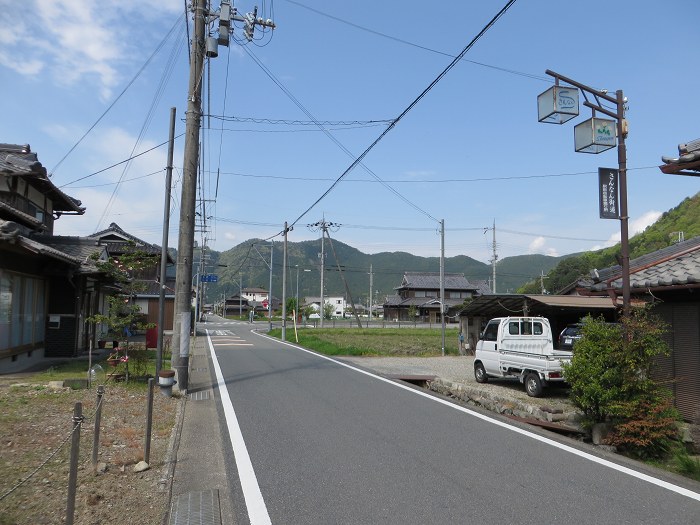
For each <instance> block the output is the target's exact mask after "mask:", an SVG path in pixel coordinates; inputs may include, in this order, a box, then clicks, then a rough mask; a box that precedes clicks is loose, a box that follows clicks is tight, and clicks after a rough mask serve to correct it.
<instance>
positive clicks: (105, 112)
mask: <svg viewBox="0 0 700 525" xmlns="http://www.w3.org/2000/svg"><path fill="white" fill-rule="evenodd" d="M179 21H180V15H178V16H177V20H176V21H175V23H174V24H173V26H172V27H171V28H170V30H169V31H168V32H167V33H166V35H165V37H163V40H161V41H160V43H159V44H158V45H157V46H156V48H155V50H154V51H153V53H151V56H149V57H148V59H147V60H146V62H144V63H143V65H142V66H141V68H140V69H139V70H138V71H137V72H136V74H135V75H134V77H133V78H132V79H131V80H130V81H129V82H128V83H127V85H126V86H125V87H124V89H123V90H122V92H121V93H119V95H117V98H115V99H114V100H113V101H112V103H111V104H110V105H109V106H108V107H107V109H105V110H104V112H103V113H102V115H100V116H99V118H98V119H97V120H96V121H95V122H94V124H93V125H92V126H90V127H89V128H88V130H87V131H86V132H85V133H84V134H83V136H82V137H80V138H79V139H78V142H76V143H75V144H73V147H71V149H69V150H68V152H67V153H66V154H65V155H64V156H63V157H62V158H61V160H59V161H58V163H57V164H56V165H55V166H54V167H53V169H51V171H50V174H49V177H51V176H52V175H53V174H54V173H55V172H56V170H57V169H58V168H59V167H60V166H61V164H63V162H64V161H65V160H66V159H67V158H68V156H69V155H70V154H71V153H73V151H74V150H75V148H77V147H78V146H79V145H80V143H81V142H82V141H83V140H84V139H85V137H87V136H88V135H89V134H90V132H91V131H92V130H93V129H95V127H96V126H97V124H99V123H100V121H101V120H102V119H103V118H104V117H105V116H106V115H107V113H109V112H110V110H111V109H112V108H113V107H114V105H115V104H116V103H117V102H118V101H119V99H120V98H122V96H123V95H124V93H126V92H127V91H128V89H129V88H130V87H131V85H132V84H133V83H134V82H136V79H137V78H138V77H139V76H140V75H141V73H143V71H144V70H145V69H146V67H147V66H148V64H150V62H151V60H153V58H154V57H155V56H156V55H157V54H158V52H159V51H160V50H161V48H162V47H163V46H164V45H165V42H166V41H167V40H168V38H170V35H171V34H172V33H173V31H174V30H175V27H176V26H177V24H178V22H179Z"/></svg>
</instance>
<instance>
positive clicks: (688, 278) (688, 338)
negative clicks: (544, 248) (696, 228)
mask: <svg viewBox="0 0 700 525" xmlns="http://www.w3.org/2000/svg"><path fill="white" fill-rule="evenodd" d="M578 291H579V293H581V294H587V295H600V296H605V297H610V296H612V297H616V298H617V297H619V296H621V295H622V272H621V269H620V267H619V266H612V267H610V268H605V269H602V270H596V271H594V272H593V276H592V277H591V280H590V281H582V282H581V283H580V286H579V289H578ZM630 298H631V299H633V300H634V301H636V302H641V301H643V302H646V303H650V304H653V305H654V311H655V312H656V313H657V314H658V315H659V316H660V317H661V318H662V319H663V320H664V321H665V322H666V323H667V324H668V325H669V327H670V329H669V331H668V333H667V334H666V342H667V343H668V345H669V346H670V347H671V355H670V356H669V357H664V358H661V359H659V361H658V363H657V367H656V369H655V371H654V375H655V378H656V379H658V380H660V381H663V382H664V383H666V384H667V386H668V387H669V388H670V389H671V390H672V392H673V395H674V401H675V405H676V408H678V410H679V412H680V413H681V414H682V415H683V417H684V418H685V419H686V420H688V421H690V422H692V423H695V424H700V237H694V238H692V239H689V240H687V241H683V242H679V243H677V244H674V245H672V246H669V247H667V248H663V249H661V250H658V251H656V252H653V253H650V254H647V255H644V256H642V257H638V258H636V259H633V260H632V261H630Z"/></svg>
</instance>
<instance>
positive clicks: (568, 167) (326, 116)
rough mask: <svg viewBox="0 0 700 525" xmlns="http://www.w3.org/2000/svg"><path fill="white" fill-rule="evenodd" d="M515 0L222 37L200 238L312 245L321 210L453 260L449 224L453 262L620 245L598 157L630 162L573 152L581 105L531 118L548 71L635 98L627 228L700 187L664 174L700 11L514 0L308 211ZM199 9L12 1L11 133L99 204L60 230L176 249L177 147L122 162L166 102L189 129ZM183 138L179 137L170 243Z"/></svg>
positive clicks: (177, 4)
mask: <svg viewBox="0 0 700 525" xmlns="http://www.w3.org/2000/svg"><path fill="white" fill-rule="evenodd" d="M504 4H505V1H488V2H486V1H482V2H465V1H448V2H441V3H439V4H435V5H431V4H429V3H425V2H416V1H413V0H402V1H384V2H376V1H365V0H357V1H354V2H327V1H320V0H299V1H298V2H297V1H296V0H295V1H291V0H275V1H274V2H270V1H269V0H266V1H265V2H264V3H259V8H260V11H259V15H261V16H263V17H264V18H273V19H274V21H275V23H276V24H277V29H275V31H274V32H266V33H262V32H260V31H258V32H257V33H256V41H254V42H252V43H248V44H245V45H240V44H239V43H236V42H233V41H232V43H231V46H230V47H229V48H225V47H220V48H219V56H218V58H215V59H212V60H211V61H210V65H209V67H208V69H207V70H206V71H205V75H204V93H205V112H206V113H208V114H210V115H212V117H211V118H205V119H204V125H205V130H204V132H203V135H202V138H203V140H202V144H203V146H202V151H203V155H202V178H201V180H202V188H201V192H200V196H201V198H202V200H203V201H204V202H205V206H206V208H205V209H200V212H201V215H202V216H203V217H210V218H209V219H207V224H206V232H204V233H198V234H197V237H198V241H199V242H200V243H201V242H204V237H206V243H207V244H208V245H209V246H211V247H212V248H213V249H216V250H219V251H224V250H227V249H229V248H231V247H233V246H235V245H237V244H239V243H241V242H243V241H245V240H247V239H249V238H252V237H259V238H267V237H270V236H272V235H274V234H276V233H278V232H279V231H281V229H282V225H283V223H284V221H288V222H289V223H293V222H296V225H295V228H294V230H293V231H292V232H291V233H290V236H289V239H290V241H301V240H308V239H314V238H317V237H318V236H319V234H318V232H316V231H312V230H311V229H309V228H308V227H307V225H308V224H311V223H315V222H317V221H319V220H321V219H322V218H323V217H325V219H326V220H327V221H330V222H333V223H336V224H340V225H341V226H340V227H338V228H337V230H335V231H334V232H333V233H332V234H331V235H332V236H333V238H334V239H337V240H340V241H342V242H345V243H347V244H350V245H352V246H354V247H356V248H358V249H359V250H361V251H363V252H365V253H377V252H381V251H399V250H400V251H407V252H411V253H414V254H416V255H423V256H438V255H439V253H440V237H439V235H438V228H439V224H438V221H439V220H440V219H444V220H445V228H446V234H445V252H446V255H447V256H454V255H459V254H464V255H468V256H470V257H473V258H475V259H477V260H481V261H484V262H486V261H488V259H489V258H490V257H491V249H492V232H491V231H488V232H486V233H485V230H484V229H485V228H489V227H491V226H492V225H493V223H494V222H495V224H496V241H497V251H498V256H499V258H503V257H507V256H511V255H520V254H526V253H544V254H551V255H564V254H567V253H572V252H579V251H585V250H589V249H593V248H599V247H603V246H608V245H610V244H611V243H614V242H616V241H617V240H618V239H619V221H616V220H602V219H599V217H598V203H597V199H598V194H597V169H598V167H616V165H617V155H616V150H614V149H613V150H609V151H608V152H605V153H602V154H599V155H590V154H582V153H575V152H574V146H573V133H574V132H573V126H574V124H576V123H579V122H581V121H583V120H584V119H586V118H589V116H590V110H588V109H587V108H584V107H583V106H582V107H581V116H579V117H578V118H577V119H575V120H573V121H570V122H569V123H567V124H564V125H562V126H556V125H549V124H540V123H538V122H537V106H536V99H537V95H538V94H540V93H541V92H542V91H544V90H545V89H547V88H548V87H550V86H551V84H552V79H551V78H550V77H547V76H546V75H545V73H544V72H545V70H546V69H551V70H554V71H556V72H558V73H560V74H562V75H565V76H567V77H570V78H573V79H575V80H577V81H578V82H581V83H583V84H587V85H589V86H592V87H595V88H600V89H608V90H609V91H610V92H614V91H615V90H617V89H622V90H624V94H625V96H627V98H628V99H629V103H628V108H629V109H628V112H627V119H628V122H629V136H628V139H627V147H628V168H629V170H630V171H629V172H628V185H629V192H628V201H629V212H630V228H631V231H637V230H639V229H641V228H643V227H645V226H646V225H648V224H649V223H651V222H652V221H653V220H655V219H656V218H657V217H658V216H659V214H660V213H662V212H664V211H666V210H668V209H670V208H672V207H674V206H676V205H677V204H678V203H679V202H680V201H682V200H683V199H684V198H686V197H688V196H691V195H694V194H695V193H696V192H697V191H698V189H699V187H700V185H699V184H698V182H699V181H698V179H697V178H693V177H681V176H671V175H665V174H662V173H661V172H660V171H659V169H658V167H657V166H658V165H659V164H660V163H661V162H660V156H661V155H674V154H675V153H676V152H677V145H678V143H681V142H686V141H689V140H692V139H696V138H698V137H700V130H698V127H697V122H698V113H699V110H698V105H697V103H696V102H695V95H696V94H697V93H698V92H700V85H699V83H700V82H699V78H700V74H699V73H698V72H697V68H694V67H692V66H691V64H692V63H693V57H694V56H695V55H696V52H697V27H696V26H697V20H698V19H699V18H700V4H698V3H697V2H695V1H692V0H685V1H682V0H668V1H666V2H652V1H638V0H637V1H634V0H620V1H616V2H608V3H605V4H596V5H595V6H593V5H591V6H590V9H586V7H587V6H588V5H589V4H585V3H580V2H561V1H553V0H552V1H548V0H541V1H540V0H529V1H528V0H519V1H517V2H516V3H515V4H514V5H513V6H512V7H511V8H510V10H509V11H508V12H507V13H506V14H505V15H504V16H503V17H502V18H501V19H500V20H499V21H498V22H497V23H496V24H495V25H494V26H493V27H492V28H491V29H490V30H489V31H488V32H487V33H486V34H485V35H484V36H483V37H482V38H481V39H480V40H479V41H478V42H477V43H476V44H475V45H474V46H473V48H472V49H471V50H470V51H469V52H468V53H467V54H466V56H465V60H463V61H462V62H460V63H458V64H457V65H456V66H455V67H454V68H453V69H452V70H451V71H450V72H449V73H447V75H445V76H444V77H443V78H442V80H441V81H440V82H439V83H438V84H437V85H435V87H434V88H433V89H432V90H430V91H429V92H428V93H427V94H426V95H425V96H424V97H423V98H422V99H421V100H420V102H418V103H417V104H416V105H415V107H414V108H413V109H412V110H411V111H410V112H409V113H408V114H406V116H405V117H403V119H402V120H401V121H400V122H399V123H398V124H397V125H396V127H395V128H394V129H392V130H391V131H390V132H389V133H388V134H387V135H386V136H385V137H384V138H383V139H382V140H381V142H379V143H378V144H377V145H376V146H375V147H374V148H373V149H372V150H371V151H370V152H369V153H368V155H367V156H366V157H365V159H364V165H365V166H366V167H367V168H369V170H370V171H366V170H364V169H362V168H361V167H358V168H356V169H355V170H353V171H352V172H351V173H349V174H348V175H347V176H346V178H345V179H344V180H343V181H341V182H340V183H339V184H337V185H336V186H335V187H334V189H333V190H332V191H331V192H330V193H329V194H328V195H327V196H326V197H325V198H323V199H322V200H321V201H320V202H319V203H318V204H316V205H315V206H314V207H313V208H312V209H311V210H310V211H308V213H306V214H304V212H306V211H307V210H308V209H309V208H310V207H311V206H312V205H313V204H314V203H315V202H316V201H317V200H318V199H319V198H320V197H321V196H322V195H323V194H324V192H325V191H326V190H328V189H329V188H330V187H331V185H332V184H333V182H334V181H335V180H336V179H337V178H338V177H339V176H340V175H341V174H342V173H343V172H344V171H345V170H346V169H347V168H348V167H349V166H350V165H351V163H352V161H353V160H354V157H355V156H357V155H359V154H361V153H362V152H363V151H364V150H365V149H366V148H367V147H368V146H369V145H370V144H372V142H373V141H374V140H375V139H377V137H379V135H380V134H381V133H382V131H383V130H384V129H385V128H386V121H387V120H390V119H393V118H396V117H397V116H398V115H399V114H401V112H402V111H403V110H404V109H406V108H407V107H408V106H409V104H411V102H413V101H414V99H416V97H417V96H418V95H419V94H420V93H421V92H422V91H423V90H424V89H425V88H426V87H427V86H428V85H429V84H430V83H431V82H432V81H433V80H434V79H435V78H436V77H437V76H438V75H439V74H440V73H441V72H442V71H443V69H444V68H445V67H446V66H447V65H448V64H449V63H450V61H451V60H452V58H451V56H454V55H457V54H458V53H459V52H460V51H461V50H462V49H463V48H464V47H465V46H466V45H467V44H468V43H469V42H470V41H471V40H472V38H473V37H474V36H475V35H477V33H478V32H479V31H480V30H481V29H482V28H483V27H484V25H485V24H487V22H488V21H489V20H490V19H491V18H492V17H493V16H494V15H495V14H496V13H497V12H498V11H499V10H500V9H501V7H502V6H503V5H504ZM213 5H214V7H218V1H217V0H214V2H213ZM234 5H235V6H236V7H237V8H238V9H239V11H240V12H242V13H245V12H248V11H251V10H252V8H253V6H254V4H253V2H237V3H234ZM183 11H184V3H183V1H182V0H158V1H155V0H140V1H131V0H128V1H127V0H122V1H120V2H93V1H83V0H53V1H45V0H33V1H26V2H22V3H18V2H14V1H11V0H0V78H1V79H2V82H1V83H0V92H1V93H2V95H3V96H2V97H1V98H0V108H2V113H1V114H2V119H0V131H2V136H1V137H0V141H2V142H8V143H21V144H24V143H29V144H30V145H31V147H32V149H33V150H34V151H36V152H37V153H38V155H39V160H40V161H41V162H42V164H44V166H46V167H47V169H49V170H50V171H51V172H52V173H53V175H52V180H53V182H54V183H55V184H56V185H57V186H59V187H60V188H61V189H62V190H63V191H65V192H66V193H68V194H69V195H71V196H74V197H76V198H79V199H81V200H82V201H83V204H84V205H85V206H86V207H87V212H86V214H85V215H84V216H82V217H62V218H61V219H60V220H58V221H57V222H56V229H57V233H59V234H64V235H87V234H90V233H92V232H94V231H97V230H100V229H103V228H106V227H107V226H108V225H109V224H110V223H111V222H116V223H117V224H119V225H120V226H121V227H123V228H124V229H126V230H127V231H129V232H131V233H133V234H134V235H136V236H138V237H141V238H143V239H145V240H147V241H150V242H154V243H158V244H160V242H161V237H162V231H161V228H162V222H163V221H162V217H163V199H164V197H163V195H164V181H165V169H164V168H165V166H166V157H167V147H166V146H160V147H156V148H155V149H153V150H152V151H150V152H148V153H145V154H143V155H141V156H139V157H137V158H136V159H134V160H133V161H132V162H130V163H128V164H127V163H122V164H119V165H118V166H116V167H113V168H111V169H106V168H109V167H110V166H112V165H114V164H117V163H121V162H122V161H125V160H126V159H128V158H129V157H131V156H132V155H133V154H138V153H142V152H144V151H146V150H150V149H151V148H154V147H155V146H158V145H159V144H162V143H164V142H166V141H167V138H168V123H169V112H170V108H171V107H176V108H177V125H176V135H178V136H179V135H182V134H183V133H184V129H185V124H184V116H185V107H186V100H187V80H188V69H189V66H188V47H189V46H188V44H187V37H188V31H187V28H186V26H185V17H184V14H183ZM242 33H243V32H242V30H241V29H240V28H239V27H237V28H236V29H235V31H234V36H235V37H236V38H237V39H238V40H239V41H240V40H242ZM189 34H190V35H191V34H192V28H191V20H190V27H189ZM149 57H151V58H150V60H149ZM261 64H262V65H263V66H264V68H266V69H267V71H268V72H269V73H270V75H271V76H272V77H273V78H274V79H275V80H276V83H275V82H273V80H271V78H270V76H268V74H267V73H266V72H265V71H264V70H263V68H262V67H261ZM140 70H142V71H141V73H140V74H138V76H137V73H138V72H139V71H140ZM278 84H279V85H282V86H284V90H283V89H281V88H280V86H279V85H278ZM110 106H111V108H110ZM108 109H109V110H108ZM105 112H106V113H105ZM103 114H104V116H103V117H102V118H100V117H101V116H102V115H103ZM222 115H225V116H226V117H228V118H227V119H226V120H223V119H221V118H220V117H221V116H222ZM309 115H311V116H312V117H309ZM232 117H235V119H236V120H231V118H232ZM310 120H316V121H318V122H321V123H323V126H324V128H325V129H326V131H327V133H324V132H322V131H321V130H319V128H318V127H316V126H315V125H313V124H312V123H310V122H309V121H310ZM294 121H298V122H297V123H294ZM377 121H379V122H377ZM91 128H92V129H91ZM88 131H89V133H88ZM86 133H87V135H86ZM328 134H331V135H332V136H333V137H335V139H336V141H333V140H331V139H330V138H329V137H328ZM84 135H85V137H84V138H82V140H81V137H83V136H84ZM183 148H184V138H183V137H180V138H178V140H177V141H176V145H175V161H174V164H175V172H174V174H173V180H174V182H175V186H174V188H173V198H172V204H173V207H172V212H171V222H170V225H171V226H170V241H169V244H170V245H171V246H177V228H178V219H179V207H178V204H179V201H180V191H181V187H180V185H179V181H180V177H181V167H182V155H183ZM348 152H350V154H351V155H349V154H348ZM66 155H67V156H66ZM103 170H104V171H103ZM97 172H99V173H97ZM376 178H379V179H381V180H382V181H383V182H384V183H385V184H382V183H379V182H377V180H376ZM120 179H121V180H122V182H121V184H117V182H118V181H119V180H120ZM387 186H388V187H390V188H391V189H388V187H387ZM198 229H199V230H201V229H203V228H198Z"/></svg>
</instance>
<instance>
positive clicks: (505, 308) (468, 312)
mask: <svg viewBox="0 0 700 525" xmlns="http://www.w3.org/2000/svg"><path fill="white" fill-rule="evenodd" d="M526 308H527V311H528V313H529V315H544V316H551V315H552V313H556V312H561V311H564V310H573V311H580V312H582V313H589V312H590V313H596V312H604V311H610V310H613V309H614V308H615V306H614V305H613V303H612V301H611V300H610V298H609V297H591V296H582V295H524V294H491V295H482V296H481V297H477V298H476V299H474V300H473V301H472V302H471V303H469V305H468V306H467V307H466V308H464V309H463V310H462V311H461V312H460V315H462V316H468V317H471V316H481V317H499V316H503V315H513V314H515V315H522V314H523V312H524V310H525V309H526Z"/></svg>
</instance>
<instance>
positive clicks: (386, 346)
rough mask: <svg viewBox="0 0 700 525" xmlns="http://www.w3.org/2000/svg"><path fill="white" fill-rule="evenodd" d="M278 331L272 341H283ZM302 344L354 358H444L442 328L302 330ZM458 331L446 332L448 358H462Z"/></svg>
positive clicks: (274, 333)
mask: <svg viewBox="0 0 700 525" xmlns="http://www.w3.org/2000/svg"><path fill="white" fill-rule="evenodd" d="M281 333H282V331H281V330H280V329H274V330H272V331H271V332H270V335H271V336H272V337H277V338H279V337H281ZM298 334H299V344H300V345H302V346H304V347H306V348H310V349H312V350H315V351H316V352H319V353H322V354H325V355H352V356H363V355H364V356H393V357H401V356H405V357H408V356H422V357H427V356H438V355H442V332H441V330H440V328H435V329H429V328H362V329H361V328H328V329H326V328H324V329H319V328H302V329H300V330H298ZM457 334H458V331H457V329H456V328H452V329H449V330H446V331H445V354H447V355H449V354H452V355H458V354H459V351H458V341H457ZM287 339H288V340H289V341H294V332H293V331H290V330H287Z"/></svg>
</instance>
